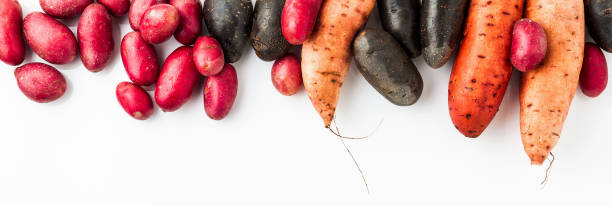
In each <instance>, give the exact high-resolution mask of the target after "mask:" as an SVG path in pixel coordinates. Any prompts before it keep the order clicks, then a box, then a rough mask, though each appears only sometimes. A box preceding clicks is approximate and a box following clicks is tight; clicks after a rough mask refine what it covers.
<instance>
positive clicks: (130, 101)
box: [115, 82, 153, 120]
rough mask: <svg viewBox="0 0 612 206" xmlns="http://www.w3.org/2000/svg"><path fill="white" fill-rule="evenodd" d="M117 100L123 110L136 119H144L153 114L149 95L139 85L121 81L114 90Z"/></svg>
mask: <svg viewBox="0 0 612 206" xmlns="http://www.w3.org/2000/svg"><path fill="white" fill-rule="evenodd" d="M115 94H116V95H117V100H119V104H121V107H123V110H125V112H127V113H128V114H129V115H130V116H132V117H134V119H137V120H146V119H148V118H149V117H150V116H151V114H153V101H151V96H149V93H147V92H146V91H145V90H144V89H142V88H140V87H139V86H137V85H135V84H132V83H129V82H121V83H119V85H117V89H116V90H115Z"/></svg>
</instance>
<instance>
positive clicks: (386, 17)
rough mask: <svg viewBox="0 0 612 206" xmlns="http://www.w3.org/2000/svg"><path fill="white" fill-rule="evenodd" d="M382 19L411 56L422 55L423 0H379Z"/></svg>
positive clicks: (384, 24) (385, 27) (383, 25)
mask: <svg viewBox="0 0 612 206" xmlns="http://www.w3.org/2000/svg"><path fill="white" fill-rule="evenodd" d="M378 9H379V12H380V21H381V24H382V27H383V28H384V29H385V31H387V32H389V33H390V34H391V35H393V37H395V39H396V40H397V41H398V42H399V43H400V44H401V45H402V46H403V47H404V50H406V54H408V56H410V58H415V57H418V56H420V55H421V36H420V23H421V22H420V17H419V16H420V10H421V0H378Z"/></svg>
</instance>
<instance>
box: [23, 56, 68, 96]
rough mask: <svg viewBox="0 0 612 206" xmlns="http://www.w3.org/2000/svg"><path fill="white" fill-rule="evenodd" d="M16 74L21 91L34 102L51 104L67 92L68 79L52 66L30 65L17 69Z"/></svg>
mask: <svg viewBox="0 0 612 206" xmlns="http://www.w3.org/2000/svg"><path fill="white" fill-rule="evenodd" d="M14 73H15V78H16V79H17V85H18V86H19V89H20V90H21V92H23V94H25V95H26V96H27V97H28V98H29V99H31V100H32V101H35V102H38V103H47V102H51V101H54V100H56V99H59V98H60V97H61V96H62V95H64V92H66V79H64V76H63V75H62V73H60V72H59V71H57V69H55V68H53V67H52V66H49V65H46V64H43V63H37V62H35V63H28V64H25V65H23V66H21V67H18V68H17V69H15V72H14Z"/></svg>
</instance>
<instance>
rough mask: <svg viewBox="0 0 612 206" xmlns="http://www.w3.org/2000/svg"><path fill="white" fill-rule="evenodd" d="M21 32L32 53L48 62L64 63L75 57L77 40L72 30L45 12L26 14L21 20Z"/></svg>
mask: <svg viewBox="0 0 612 206" xmlns="http://www.w3.org/2000/svg"><path fill="white" fill-rule="evenodd" d="M23 33H24V34H25V39H26V40H27V42H28V44H29V45H30V47H31V48H32V50H33V51H34V53H36V54H38V56H40V57H41V58H43V59H44V60H46V61H48V62H49V63H52V64H65V63H68V62H71V61H72V60H74V58H75V57H76V53H77V40H76V37H74V34H73V33H72V31H70V29H68V27H67V26H66V25H64V24H62V23H61V22H59V21H58V20H55V19H53V18H52V17H50V16H48V15H46V14H43V13H40V12H32V13H30V14H28V16H26V17H25V19H24V20H23Z"/></svg>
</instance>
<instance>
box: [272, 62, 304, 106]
mask: <svg viewBox="0 0 612 206" xmlns="http://www.w3.org/2000/svg"><path fill="white" fill-rule="evenodd" d="M272 84H274V87H275V88H276V90H278V92H280V93H281V94H282V95H285V96H291V95H294V94H295V93H297V92H298V91H299V90H300V88H301V87H302V66H301V64H300V60H299V59H298V58H297V57H295V55H293V54H287V55H286V56H284V57H281V58H280V59H278V60H276V62H274V65H272Z"/></svg>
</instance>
